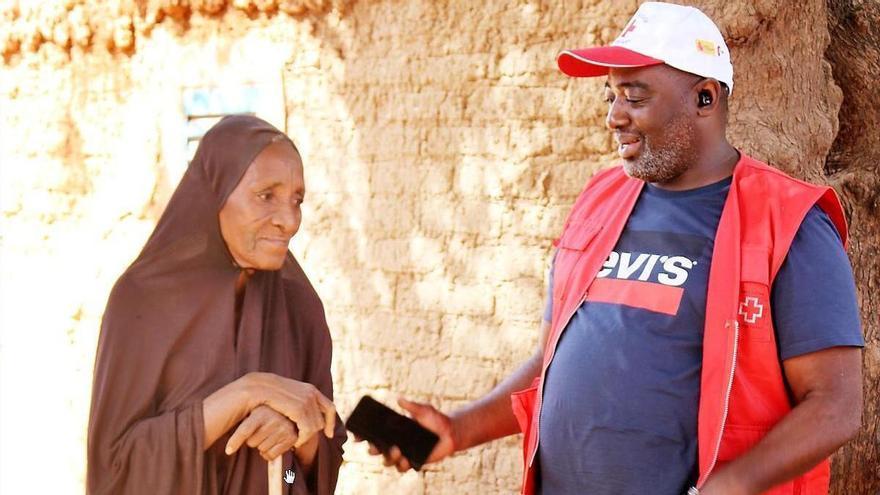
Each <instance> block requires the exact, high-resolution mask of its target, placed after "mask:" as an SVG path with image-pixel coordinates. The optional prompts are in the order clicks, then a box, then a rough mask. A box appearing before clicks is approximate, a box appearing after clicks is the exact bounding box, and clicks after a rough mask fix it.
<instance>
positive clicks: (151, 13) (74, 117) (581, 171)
mask: <svg viewBox="0 0 880 495" xmlns="http://www.w3.org/2000/svg"><path fill="white" fill-rule="evenodd" d="M785 3H786V2H784V1H781V0H780V1H773V0H754V1H747V0H736V1H728V2H724V1H721V0H705V1H702V2H697V4H698V5H700V6H701V7H703V8H704V9H705V10H706V11H707V13H709V14H710V15H711V16H713V17H714V18H715V19H716V20H717V21H718V22H719V25H720V26H721V27H722V30H723V31H724V32H725V34H726V36H727V37H728V39H729V40H730V45H731V49H732V51H733V55H734V62H735V67H736V71H737V72H736V88H735V91H734V97H733V100H732V107H733V118H732V122H731V129H730V137H731V139H732V140H733V141H734V143H735V144H736V145H738V146H740V147H742V148H743V149H744V150H746V151H747V152H750V153H754V154H756V155H757V156H759V157H761V158H763V159H765V160H768V161H770V162H772V163H774V164H776V165H777V166H780V167H782V168H784V169H786V170H788V171H789V172H791V173H794V174H796V175H799V176H801V177H808V178H810V179H811V180H816V181H822V182H828V183H832V184H834V185H836V186H838V188H839V189H841V190H842V191H843V192H844V194H845V199H846V200H847V201H849V202H850V208H851V210H853V211H859V210H858V208H859V207H860V206H859V205H863V204H867V203H869V202H870V197H871V196H870V191H872V190H873V189H872V187H871V186H870V185H869V186H868V187H867V189H868V191H869V192H868V193H867V195H865V194H863V195H861V196H860V195H858V194H855V193H850V192H848V191H849V189H847V188H846V183H847V182H846V180H849V181H853V180H854V181H856V183H858V181H860V180H861V181H864V180H868V179H866V178H864V177H867V176H868V175H869V174H867V173H866V174H865V175H864V176H855V179H853V178H852V177H850V176H847V177H849V178H848V179H846V180H844V179H841V178H840V177H837V176H832V175H829V173H828V172H827V170H826V168H825V167H824V165H825V162H826V158H827V156H828V155H829V152H830V150H831V148H832V145H833V143H834V142H835V137H836V135H837V133H838V129H839V120H838V111H839V109H840V107H841V104H842V101H843V98H844V92H843V91H842V90H841V88H840V87H839V86H838V85H837V84H836V83H835V80H834V74H833V71H832V66H831V65H830V64H829V62H828V61H827V60H826V58H825V52H826V50H827V48H828V46H829V43H830V36H829V30H828V23H827V21H826V18H827V15H828V9H827V7H826V5H825V4H824V3H823V2H820V1H818V0H810V1H808V2H804V3H803V5H801V6H800V7H799V8H798V9H796V10H793V9H786V8H783V7H784V4H785ZM637 4H638V2H635V1H628V2H616V1H615V2H603V1H598V0H593V1H582V2H568V1H566V2H546V1H522V2H518V1H499V2H467V1H451V2H432V1H426V0H423V1H420V0H413V1H337V2H329V1H321V0H314V1H296V0H287V1H277V0H259V1H258V0H250V1H248V0H235V1H225V0H213V1H211V0H173V1H172V0H151V1H134V0H117V1H113V2H97V1H89V0H64V1H61V0H53V1H46V2H39V3H32V2H24V1H8V0H7V1H5V2H2V3H0V18H2V19H3V21H2V24H0V52H2V57H3V59H2V61H0V166H2V169H0V221H2V228H0V249H2V253H0V276H2V282H0V296H2V298H0V304H2V308H0V318H2V326H0V332H2V347H0V352H2V359H0V390H2V393H3V400H2V404H0V414H2V419H3V422H2V425H3V426H2V428H3V430H2V432H0V437H2V441H0V461H2V464H0V466H2V467H0V470H2V473H0V491H2V492H3V493H7V492H9V493H23V492H21V488H20V487H22V486H28V485H27V483H29V482H28V480H31V479H45V478H46V477H47V475H48V472H47V470H48V469H51V472H52V481H51V484H52V486H53V487H55V488H57V489H58V490H59V491H60V492H63V493H67V492H70V493H80V492H81V491H82V484H83V477H84V469H85V466H84V463H85V461H84V449H85V446H84V439H85V424H86V420H87V417H88V398H89V394H90V386H91V384H90V381H91V368H92V362H93V357H94V349H95V343H96V339H97V331H98V328H99V324H100V319H101V314H102V311H103V308H104V304H105V302H106V297H107V293H108V291H109V289H110V287H111V285H112V283H113V282H114V280H115V278H116V277H117V276H118V275H119V273H121V271H122V270H123V269H124V267H125V266H126V265H127V263H129V262H130V261H131V259H132V258H133V257H134V256H135V255H136V254H137V252H138V250H139V249H140V247H141V246H142V244H143V242H144V240H145V239H146V237H147V236H148V235H149V233H150V231H151V229H152V227H153V225H154V224H155V221H156V220H157V218H158V216H159V214H160V213H161V211H162V208H163V207H164V204H165V202H166V201H167V199H168V198H169V196H170V193H171V191H172V190H173V188H174V185H175V183H176V180H177V179H178V177H179V174H180V172H181V170H182V168H181V167H182V163H184V162H185V153H184V151H183V149H184V148H185V146H184V131H185V126H184V122H185V115H184V103H183V99H184V92H185V91H186V90H187V88H205V87H216V86H222V87H226V88H236V87H241V86H246V85H252V84H257V85H259V86H260V87H261V88H263V89H262V91H264V92H265V93H266V95H265V96H266V98H267V101H269V106H270V107H271V108H270V109H269V110H267V111H266V112H265V114H262V115H263V116H265V117H266V118H268V119H270V120H271V121H272V122H273V123H275V124H276V125H279V126H282V127H284V128H285V129H286V131H287V133H288V134H289V135H290V136H291V137H292V138H293V140H294V141H295V142H296V143H297V146H298V147H299V149H300V151H301V152H302V155H303V161H304V164H305V174H306V187H307V189H308V193H307V198H306V203H305V206H304V221H303V227H302V229H301V231H300V232H299V234H297V236H296V237H295V238H294V241H293V243H292V250H293V252H294V253H295V255H296V256H297V257H298V258H299V259H300V260H301V262H302V264H303V266H304V268H305V270H306V272H307V273H308V274H309V276H310V278H311V280H312V282H313V283H314V285H315V286H316V288H317V290H318V292H319V293H320V294H321V296H322V298H323V300H324V303H325V306H326V311H327V316H328V319H329V322H330V327H331V331H332V333H333V337H334V345H335V355H334V362H333V372H334V378H335V383H336V391H337V397H336V403H337V405H338V407H339V409H340V411H341V412H342V414H343V415H346V414H347V413H348V412H349V411H350V410H351V409H352V408H353V406H354V404H355V402H356V400H357V399H358V398H359V397H360V396H361V395H363V394H365V393H370V394H372V395H373V396H375V397H377V398H379V399H380V400H383V401H385V402H388V403H391V402H393V400H394V398H395V397H396V396H398V395H403V396H406V397H410V398H413V399H417V400H428V401H431V402H433V403H435V404H437V405H438V406H440V407H442V408H445V409H452V408H454V407H456V406H458V405H460V404H463V403H466V402H467V401H469V400H472V399H474V398H476V397H478V396H480V395H481V394H483V393H485V392H486V391H488V390H489V389H491V388H492V387H493V386H494V385H495V384H496V383H498V382H499V381H500V380H501V379H503V377H505V376H506V374H507V373H509V372H510V371H512V370H513V369H515V368H516V367H517V365H518V364H519V363H520V362H521V361H522V360H523V359H525V358H526V357H527V356H528V355H529V354H530V353H531V352H533V348H534V346H535V344H536V342H537V338H538V333H537V329H538V325H539V320H540V316H541V312H542V307H543V294H544V291H545V290H546V289H545V283H546V269H547V263H548V262H549V257H550V255H551V252H552V245H551V241H552V239H553V238H554V236H555V235H556V234H557V232H558V230H559V229H560V227H561V226H562V223H563V221H564V218H565V215H566V212H567V210H568V208H569V206H570V205H571V203H572V202H573V201H574V199H575V197H576V195H577V193H578V192H579V191H580V189H581V188H582V186H583V184H584V182H585V180H586V179H587V178H588V177H589V176H590V175H591V174H592V173H593V172H594V171H596V170H597V169H599V168H601V167H603V166H607V165H609V164H611V163H612V162H613V159H614V154H613V146H612V142H611V139H610V136H609V134H608V133H607V132H606V131H605V130H604V127H603V120H604V112H605V105H604V103H603V102H602V101H601V84H602V81H599V80H571V79H567V78H565V77H563V76H562V75H561V74H560V73H559V72H558V71H557V70H556V67H555V55H556V53H557V52H558V51H559V50H560V49H562V48H566V47H574V46H585V45H590V44H595V43H605V42H609V41H610V40H612V39H613V38H614V37H615V36H616V34H617V33H618V31H619V29H620V28H621V27H622V26H623V24H624V23H625V22H626V20H627V19H628V18H629V16H630V14H631V13H632V12H633V11H634V10H635V8H636V6H637ZM783 82H784V84H785V85H786V87H787V88H789V90H791V91H796V92H797V94H798V95H799V99H798V101H797V104H792V103H791V102H790V101H787V100H783V99H780V98H778V97H777V95H778V92H779V90H778V88H779V86H780V85H781V84H783ZM851 173H854V172H852V171H851ZM860 177H861V178H860ZM847 195H848V196H847ZM853 218H855V220H856V221H861V222H863V224H864V222H867V223H868V225H875V226H876V219H870V218H869V217H867V216H862V217H859V216H858V215H854V216H853ZM860 219H861V220H860ZM870 222H875V223H874V224H870ZM857 227H858V226H857ZM873 231H874V232H876V228H875V229H874V230H873ZM874 263H875V264H874V265H872V266H873V267H874V271H870V270H869V271H867V272H866V273H865V274H864V275H860V277H861V278H860V280H862V281H863V282H864V280H866V278H871V277H873V276H874V275H872V274H876V266H877V265H876V261H875V262H874ZM863 286H865V285H864V284H863ZM865 287H867V286H865ZM874 290H876V289H874ZM863 294H864V291H863ZM874 310H876V308H874ZM873 314H874V315H875V318H874V320H876V312H874V313H873ZM868 318H869V315H866V321H869V320H868ZM872 325H873V326H872ZM866 330H867V331H868V336H869V341H870V342H871V347H870V348H869V351H870V352H869V353H867V356H868V357H866V365H868V366H873V369H874V371H873V375H870V376H873V380H874V381H873V383H874V384H875V387H876V383H877V373H876V370H877V369H878V368H880V364H878V358H877V347H876V338H877V337H876V321H874V322H873V323H871V324H868V325H867V326H866ZM871 356H873V357H871ZM875 389H876V388H875ZM873 411H874V412H873V414H874V415H875V417H876V411H877V408H876V407H875V408H874V409H873ZM22 424H38V425H40V430H39V431H40V433H39V434H38V437H39V438H45V439H46V441H43V442H33V431H32V430H30V429H29V428H24V427H22V426H20V425H22ZM518 442H519V439H518V438H509V439H507V440H505V441H501V442H497V443H495V444H492V445H488V446H484V447H482V448H478V449H474V450H472V451H470V452H468V453H465V454H462V455H458V456H456V457H454V458H452V459H450V460H448V461H446V462H444V463H442V464H439V465H433V466H429V467H427V468H426V469H425V470H424V471H423V472H421V473H414V472H410V473H408V474H405V475H400V474H398V473H396V472H394V471H391V470H388V469H385V468H383V467H382V466H381V464H380V463H379V461H378V460H377V459H375V458H371V457H370V456H368V455H367V454H366V451H365V448H364V447H363V446H362V445H354V444H351V443H350V444H348V446H347V452H346V457H345V458H346V463H345V464H344V466H343V469H342V473H341V478H340V487H339V490H338V492H339V493H344V494H349V493H358V494H362V493H383V494H388V493H407V494H409V493H413V494H419V493H429V494H445V493H450V494H452V493H456V494H457V493H479V494H487V495H488V494H502V493H512V492H514V491H515V490H516V489H517V486H518V481H519V476H520V454H519V450H518V449H519V447H518ZM862 442H863V443H866V444H870V440H869V439H868V440H865V439H863V440H862ZM47 445H51V448H48V451H51V455H49V456H46V455H45V454H46V452H47ZM868 452H869V456H868V460H867V461H864V462H875V463H876V462H877V461H876V459H877V453H876V449H875V450H874V451H873V454H871V453H870V452H871V451H870V449H869V451H868ZM871 455H873V458H872V457H870V456H871ZM871 459H873V461H871ZM35 461H37V462H35ZM864 462H861V464H860V462H859V461H852V460H848V462H847V463H845V465H846V466H847V469H848V470H849V471H848V473H849V474H847V473H844V475H845V476H852V474H851V473H854V472H855V473H858V472H862V470H864V469H865V468H864Z"/></svg>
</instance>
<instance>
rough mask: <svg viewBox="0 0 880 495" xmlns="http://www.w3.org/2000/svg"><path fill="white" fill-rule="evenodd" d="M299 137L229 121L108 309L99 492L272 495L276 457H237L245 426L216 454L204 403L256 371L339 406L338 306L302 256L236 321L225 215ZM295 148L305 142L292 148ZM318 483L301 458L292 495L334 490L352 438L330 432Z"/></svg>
mask: <svg viewBox="0 0 880 495" xmlns="http://www.w3.org/2000/svg"><path fill="white" fill-rule="evenodd" d="M277 140H286V141H288V142H290V140H289V139H288V138H287V137H286V136H285V135H284V134H282V133H281V132H280V131H278V130H277V129H275V128H274V127H272V126H271V125H269V124H268V123H266V122H264V121H262V120H260V119H257V118H255V117H248V116H231V117H226V118H224V119H223V120H221V121H220V122H219V123H217V125H215V126H214V127H213V128H211V130H210V131H208V133H207V134H205V136H204V138H203V139H202V142H201V144H200V146H199V148H198V150H197V151H196V155H195V157H194V158H193V161H192V163H191V164H190V165H189V168H188V169H187V171H186V173H185V174H184V176H183V178H182V179H181V181H180V184H179V185H178V186H177V190H175V192H174V195H173V196H172V197H171V200H170V202H169V203H168V206H167V207H166V209H165V212H164V213H163V214H162V218H161V219H160V220H159V223H158V225H157V226H156V229H155V230H154V231H153V234H152V235H151V236H150V239H149V240H148V241H147V244H146V246H144V249H143V251H142V252H141V253H140V255H139V256H138V258H137V259H136V260H135V261H134V263H132V264H131V266H130V267H129V268H128V270H126V272H125V273H124V274H123V275H122V276H121V277H120V278H119V280H118V281H117V282H116V285H115V286H114V287H113V291H112V292H111V294H110V299H109V301H108V302H107V309H106V310H105V312H104V319H103V322H102V325H101V336H100V340H99V342H98V352H97V358H96V361H95V381H94V387H93V390H92V407H91V415H90V418H89V435H88V482H87V483H88V488H87V490H88V492H89V493H91V494H94V495H97V494H145V495H146V494H149V495H164V494H186V495H192V494H196V495H197V494H260V495H263V494H265V493H266V492H267V490H268V488H267V479H266V462H265V461H264V460H263V459H262V457H260V455H259V452H258V451H256V450H255V449H251V448H248V447H247V446H246V445H244V446H242V448H241V449H240V450H239V451H238V452H237V453H235V454H233V455H232V456H227V455H226V454H225V453H224V451H223V450H224V447H225V444H226V441H227V440H228V438H229V435H230V434H231V431H230V432H229V433H227V434H226V435H225V436H223V437H221V438H220V439H219V440H217V441H216V442H215V443H214V445H212V447H211V448H210V449H208V450H207V451H205V450H204V438H203V437H204V420H203V418H202V399H204V398H205V397H206V396H208V395H210V394H211V393H212V392H214V391H216V390H217V389H219V388H220V387H222V386H223V385H226V384H227V383H230V382H232V381H234V380H235V379H237V378H239V377H241V376H242V375H244V374H246V373H248V372H250V371H267V372H271V373H275V374H277V375H281V376H284V377H288V378H292V379H295V380H299V381H303V382H309V383H311V384H313V385H315V386H316V387H317V388H318V389H319V390H320V391H321V392H322V393H323V394H324V395H325V396H327V397H328V398H330V399H331V400H332V398H333V384H332V380H331V377H330V358H331V342H330V335H329V332H328V330H327V323H326V320H325V318H324V309H323V306H322V304H321V301H320V299H319V298H318V295H317V293H315V290H314V289H313V288H312V286H311V284H310V283H309V281H308V279H307V278H306V276H305V274H304V273H303V271H302V269H301V268H300V266H299V264H298V263H297V262H296V260H295V259H294V258H293V256H292V255H291V254H290V253H289V252H288V254H287V259H286V260H285V262H284V266H283V267H282V268H281V269H280V270H278V271H257V272H256V273H255V274H254V275H253V276H252V277H251V278H250V279H249V280H248V282H247V285H246V288H245V293H244V302H243V306H242V308H241V320H240V323H239V325H238V327H237V328H236V326H235V282H236V279H237V278H238V276H239V269H238V268H236V267H235V265H234V264H233V261H232V256H231V255H230V254H229V251H228V249H227V247H226V244H225V242H224V241H223V238H222V236H221V234H220V226H219V220H218V214H219V211H220V208H221V207H222V206H223V204H224V202H225V201H226V198H227V197H228V196H229V194H230V193H231V192H232V190H233V189H235V187H236V185H237V184H238V182H239V180H240V179H241V177H242V175H243V174H244V172H245V170H246V169H247V168H248V166H249V165H250V164H251V162H252V161H253V160H254V158H255V157H256V156H257V155H258V154H259V153H260V152H261V151H262V150H263V149H264V148H265V147H266V146H268V145H269V144H271V143H272V142H274V141H277ZM290 144H291V146H293V143H292V142H291V143H290ZM318 435H319V437H320V447H319V449H318V455H317V457H316V459H315V464H314V466H313V468H312V474H311V476H308V477H307V476H305V475H304V473H302V472H301V471H298V470H299V466H297V465H296V461H295V459H294V457H293V456H292V454H291V453H287V454H285V456H284V468H283V469H285V470H286V469H295V470H297V471H298V472H297V473H296V480H295V481H294V483H293V484H292V485H286V486H288V489H289V490H290V493H297V494H305V493H319V494H329V493H332V492H333V490H334V488H335V485H336V477H337V474H338V470H339V465H340V464H341V462H342V443H343V442H344V441H345V430H344V427H343V426H342V422H341V421H337V429H336V434H335V436H334V438H333V439H332V440H328V439H327V438H325V437H324V436H323V435H322V434H321V433H320V432H319V433H318Z"/></svg>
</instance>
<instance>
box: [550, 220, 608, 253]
mask: <svg viewBox="0 0 880 495" xmlns="http://www.w3.org/2000/svg"><path fill="white" fill-rule="evenodd" d="M599 230H601V226H600V225H599V224H596V223H593V222H585V221H572V222H569V224H568V225H566V227H565V231H564V232H563V233H562V237H560V238H559V239H557V240H556V242H555V243H554V244H556V246H557V247H560V248H563V249H572V250H575V251H583V250H585V249H586V248H587V246H588V245H589V244H590V241H592V240H593V238H594V237H596V234H597V233H599Z"/></svg>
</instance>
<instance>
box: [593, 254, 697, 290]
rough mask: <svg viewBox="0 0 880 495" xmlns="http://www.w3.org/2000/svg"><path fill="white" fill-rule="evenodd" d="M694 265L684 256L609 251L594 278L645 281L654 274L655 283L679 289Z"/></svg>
mask: <svg viewBox="0 0 880 495" xmlns="http://www.w3.org/2000/svg"><path fill="white" fill-rule="evenodd" d="M696 264H697V262H696V261H695V260H692V259H689V258H686V257H684V256H662V255H659V254H647V253H641V254H635V253H627V252H620V253H618V252H617V251H611V254H609V255H608V259H607V260H606V261H605V264H603V265H602V269H601V270H599V273H597V274H596V277H597V278H604V277H608V276H609V275H610V276H612V277H614V278H618V279H623V280H641V281H647V280H651V279H652V278H653V277H652V275H654V274H656V280H657V282H659V283H661V284H663V285H668V286H670V287H679V286H681V285H682V284H684V283H685V281H687V278H688V271H689V270H690V269H691V268H693V267H694V265H696Z"/></svg>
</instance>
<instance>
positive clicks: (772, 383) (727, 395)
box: [511, 155, 846, 495]
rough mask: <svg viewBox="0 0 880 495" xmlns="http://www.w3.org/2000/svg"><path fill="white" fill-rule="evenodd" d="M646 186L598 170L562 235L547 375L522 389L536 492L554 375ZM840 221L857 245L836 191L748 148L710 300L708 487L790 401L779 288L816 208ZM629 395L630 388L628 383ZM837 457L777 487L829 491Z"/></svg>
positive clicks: (527, 474) (704, 461) (706, 335)
mask: <svg viewBox="0 0 880 495" xmlns="http://www.w3.org/2000/svg"><path fill="white" fill-rule="evenodd" d="M643 185H644V182H642V181H640V180H636V179H632V178H630V177H628V176H627V175H626V174H625V173H624V172H623V169H622V168H621V167H614V168H611V169H608V170H604V171H602V172H600V173H598V174H597V175H596V176H595V177H594V178H593V180H591V181H590V182H589V183H588V184H587V187H586V188H585V189H584V190H583V192H581V195H580V197H579V198H578V200H577V202H576V203H575V205H574V207H573V208H572V210H571V213H570V214H569V217H568V220H567V221H566V223H565V227H564V230H563V233H562V236H561V237H560V238H559V240H558V241H557V247H558V248H559V249H558V252H557V254H556V261H555V268H554V274H555V275H554V283H553V315H552V319H551V322H550V336H549V339H548V341H547V346H546V347H545V349H544V362H543V367H542V372H541V375H540V376H539V377H538V378H536V379H535V381H534V383H533V384H532V385H533V386H532V387H530V388H529V389H526V390H523V391H521V392H517V393H515V394H513V395H512V396H511V401H512V405H513V412H514V415H515V416H516V417H517V420H518V421H519V425H520V428H521V429H522V431H523V432H524V433H525V438H524V464H525V467H524V475H523V487H522V493H523V494H531V493H533V492H534V479H535V477H534V458H535V455H536V453H537V450H538V442H539V433H540V429H539V427H538V421H533V419H534V418H540V412H541V397H542V395H543V380H544V376H545V374H546V372H547V368H548V366H549V365H550V363H551V361H552V360H553V355H554V353H555V351H556V346H557V344H558V342H559V338H560V336H561V335H562V332H563V331H564V330H565V327H566V326H567V325H568V321H569V320H570V319H571V317H572V316H573V315H574V313H575V312H576V311H577V309H578V308H579V307H580V306H581V304H582V303H583V301H584V300H585V299H586V298H587V295H588V294H589V293H594V294H596V293H601V292H602V291H603V290H604V288H603V287H602V284H603V281H602V279H597V280H595V282H594V279H595V278H596V274H597V273H598V271H599V269H600V268H601V266H602V264H603V263H604V262H605V260H606V259H607V258H608V255H609V253H610V252H611V250H612V249H614V246H615V245H616V244H617V240H618V238H619V237H620V234H621V233H622V232H623V228H624V226H625V225H626V221H627V219H628V218H629V215H630V213H631V212H632V209H633V207H634V206H635V204H636V200H637V199H638V197H639V193H640V192H641V189H642V186H643ZM815 204H819V206H820V207H821V208H822V209H823V210H824V211H825V212H826V213H827V214H828V215H829V216H830V217H831V220H832V222H833V223H834V225H835V226H836V227H837V230H838V232H839V233H840V237H841V239H843V240H844V246H845V245H846V220H845V218H844V215H843V209H842V207H841V205H840V201H839V200H838V198H837V195H836V194H835V193H834V190H833V189H831V188H830V187H821V186H814V185H811V184H807V183H805V182H801V181H799V180H796V179H793V178H791V177H788V176H787V175H785V174H783V173H782V172H780V171H779V170H776V169H774V168H772V167H770V166H768V165H765V164H763V163H760V162H758V161H756V160H754V159H752V158H749V157H747V156H745V155H742V157H741V159H740V161H739V162H738V163H737V164H736V168H735V169H734V173H733V181H732V183H731V185H730V191H729V193H728V195H727V200H726V202H725V204H724V209H723V211H722V214H721V219H720V221H719V223H718V230H717V233H716V236H715V247H714V251H713V254H712V267H711V268H710V271H709V286H708V293H707V299H706V323H705V327H704V330H703V366H702V375H701V379H700V405H699V415H698V425H697V436H698V439H697V451H698V457H699V472H700V478H699V481H698V483H697V486H698V487H699V486H702V485H703V484H704V483H705V482H706V478H707V477H708V476H709V474H710V473H712V471H713V470H714V469H716V468H718V467H719V466H721V465H723V464H724V463H726V462H729V461H730V460H732V459H734V458H736V457H737V456H739V455H740V454H742V453H743V452H745V451H746V450H748V449H749V448H750V447H751V446H752V445H754V444H755V443H757V442H758V440H760V439H761V438H762V437H763V436H764V435H765V434H766V433H767V432H768V431H769V430H770V429H771V428H772V427H773V425H775V424H776V423H777V422H778V421H779V420H780V419H782V417H784V416H785V415H786V414H787V413H788V411H789V410H790V409H791V407H792V404H791V403H790V402H789V399H788V395H787V394H786V390H785V382H784V378H783V374H782V368H781V364H780V362H779V358H778V356H777V352H776V340H775V336H774V332H773V324H772V320H771V317H770V300H769V299H770V286H771V284H772V281H773V279H774V278H775V277H776V273H777V271H778V270H779V267H780V266H781V265H782V261H783V260H784V259H785V255H786V253H787V252H788V248H789V246H790V245H791V242H792V240H793V239H794V236H795V234H796V233H797V231H798V228H799V227H800V224H801V222H802V221H803V219H804V217H805V216H806V214H807V211H809V209H810V208H811V207H812V206H813V205H815ZM621 393H623V391H621ZM829 478H830V465H829V462H828V461H827V460H825V461H823V462H822V463H820V464H819V465H818V466H816V467H815V468H813V469H812V470H811V471H809V472H808V473H806V474H804V475H803V476H801V477H799V478H797V479H794V480H791V481H788V482H785V483H783V484H781V485H779V486H776V487H774V488H773V489H772V490H770V491H769V492H767V494H772V495H789V494H792V495H794V494H801V495H814V494H827V492H828V482H829Z"/></svg>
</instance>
